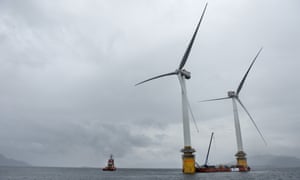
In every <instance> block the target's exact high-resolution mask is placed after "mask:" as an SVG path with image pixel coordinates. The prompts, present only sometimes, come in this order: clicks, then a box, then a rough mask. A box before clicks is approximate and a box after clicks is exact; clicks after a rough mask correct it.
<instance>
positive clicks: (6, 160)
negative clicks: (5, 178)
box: [0, 154, 31, 166]
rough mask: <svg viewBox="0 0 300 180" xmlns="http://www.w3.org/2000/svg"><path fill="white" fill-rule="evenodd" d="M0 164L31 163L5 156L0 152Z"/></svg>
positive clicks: (19, 164) (23, 164) (21, 164)
mask: <svg viewBox="0 0 300 180" xmlns="http://www.w3.org/2000/svg"><path fill="white" fill-rule="evenodd" d="M0 166H31V165H30V164H28V163H26V162H23V161H19V160H15V159H10V158H7V157H5V156H4V155H2V154H0Z"/></svg>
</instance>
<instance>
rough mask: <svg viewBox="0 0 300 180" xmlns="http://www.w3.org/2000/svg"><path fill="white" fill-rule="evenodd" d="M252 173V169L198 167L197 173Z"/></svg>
mask: <svg viewBox="0 0 300 180" xmlns="http://www.w3.org/2000/svg"><path fill="white" fill-rule="evenodd" d="M248 171H250V167H215V166H208V167H205V166H203V167H197V168H196V172H197V173H216V172H248Z"/></svg>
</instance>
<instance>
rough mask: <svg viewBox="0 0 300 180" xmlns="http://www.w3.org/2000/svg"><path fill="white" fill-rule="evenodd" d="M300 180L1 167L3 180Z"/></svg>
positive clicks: (286, 171) (263, 171) (286, 175)
mask: <svg viewBox="0 0 300 180" xmlns="http://www.w3.org/2000/svg"><path fill="white" fill-rule="evenodd" d="M152 179H154V180H196V179H197V180H227V179H228V180H240V179H243V180H268V179H270V180H300V168H260V169H253V170H252V171H250V172H243V173H242V172H231V173H228V172H223V173H196V174H193V175H189V174H183V173H182V172H181V170H180V169H118V170H117V171H113V172H108V171H102V169H100V168H54V167H0V180H152Z"/></svg>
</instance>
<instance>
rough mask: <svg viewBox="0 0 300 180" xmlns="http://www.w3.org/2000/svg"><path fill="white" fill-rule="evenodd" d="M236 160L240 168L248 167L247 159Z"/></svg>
mask: <svg viewBox="0 0 300 180" xmlns="http://www.w3.org/2000/svg"><path fill="white" fill-rule="evenodd" d="M236 160H237V165H238V166H243V167H248V164H247V159H246V158H237V159H236Z"/></svg>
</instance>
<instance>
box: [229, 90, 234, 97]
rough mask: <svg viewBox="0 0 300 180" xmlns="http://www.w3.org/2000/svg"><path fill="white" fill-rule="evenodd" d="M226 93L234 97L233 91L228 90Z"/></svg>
mask: <svg viewBox="0 0 300 180" xmlns="http://www.w3.org/2000/svg"><path fill="white" fill-rule="evenodd" d="M227 94H228V97H236V94H235V92H234V91H228V92H227Z"/></svg>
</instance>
